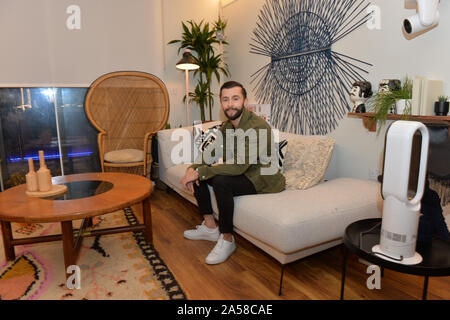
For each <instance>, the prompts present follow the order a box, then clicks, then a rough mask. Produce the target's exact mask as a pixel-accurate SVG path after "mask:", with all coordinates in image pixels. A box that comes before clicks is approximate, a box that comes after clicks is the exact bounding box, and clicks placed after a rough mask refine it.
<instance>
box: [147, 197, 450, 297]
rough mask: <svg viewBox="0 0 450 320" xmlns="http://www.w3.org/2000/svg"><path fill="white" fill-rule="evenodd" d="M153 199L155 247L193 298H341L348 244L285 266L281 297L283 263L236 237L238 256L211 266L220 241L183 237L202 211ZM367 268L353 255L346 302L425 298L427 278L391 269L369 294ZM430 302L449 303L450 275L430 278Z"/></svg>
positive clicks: (178, 200)
mask: <svg viewBox="0 0 450 320" xmlns="http://www.w3.org/2000/svg"><path fill="white" fill-rule="evenodd" d="M151 201H152V216H153V218H152V220H153V233H154V245H155V248H156V250H157V251H158V252H159V254H160V256H161V258H162V259H163V260H164V262H165V263H166V265H167V266H168V267H169V269H170V270H171V271H172V273H173V274H174V276H175V278H176V279H177V280H178V282H179V284H180V285H181V287H182V288H183V290H184V292H185V294H186V296H187V298H188V299H201V300H203V299H213V300H222V299H237V300H246V299H256V300H260V299H261V300H265V299H271V300H277V299H288V300H298V299H306V300H309V299H321V300H330V299H339V296H340V286H341V269H342V246H338V247H335V248H332V249H329V250H326V251H323V252H320V253H317V254H315V255H312V256H309V257H306V258H304V259H302V260H299V261H296V262H294V263H291V264H289V265H287V266H285V272H284V280H283V294H282V296H281V297H279V296H278V287H279V282H280V270H281V269H280V268H281V267H280V266H281V265H280V264H279V263H278V261H276V260H275V259H273V258H272V257H271V256H269V255H267V254H266V253H264V252H263V251H262V250H260V249H258V248H257V247H255V246H254V245H252V244H251V243H250V242H248V241H247V240H245V239H244V238H242V237H240V236H236V244H237V250H236V252H235V253H234V254H233V255H232V256H231V257H230V258H229V259H228V260H227V261H226V262H225V263H222V264H219V265H214V266H210V265H207V264H206V263H205V262H204V259H205V257H206V256H207V255H208V253H209V252H210V250H212V248H213V247H214V243H213V242H209V241H202V240H200V241H192V240H187V239H185V238H184V237H183V231H184V230H186V229H190V228H194V227H195V225H197V224H200V223H201V221H202V218H201V216H200V215H199V214H198V209H197V207H196V206H194V205H192V204H191V203H190V202H188V201H187V200H185V199H184V198H182V197H181V196H179V195H178V194H177V193H176V192H174V191H170V192H167V191H163V190H158V189H156V190H154V192H153V194H152V200H151ZM274 210H275V208H274ZM366 269H367V266H366V265H363V264H361V263H359V262H358V258H357V257H356V256H355V255H353V254H349V258H348V263H347V276H346V286H345V299H356V300H359V299H370V300H375V299H378V300H380V299H386V300H389V299H398V300H404V299H421V297H422V288H423V283H424V278H423V277H420V276H414V275H407V274H402V273H399V272H395V271H391V270H385V273H384V277H383V278H382V280H381V289H380V290H377V289H374V290H369V289H368V288H367V286H366V281H367V278H368V277H369V276H370V274H367V273H366ZM428 299H438V300H441V299H445V300H449V299H450V277H436V278H433V277H432V278H430V279H429V285H428Z"/></svg>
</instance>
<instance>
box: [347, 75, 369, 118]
mask: <svg viewBox="0 0 450 320" xmlns="http://www.w3.org/2000/svg"><path fill="white" fill-rule="evenodd" d="M372 94H373V92H372V84H371V83H370V82H369V81H356V82H355V83H353V86H352V89H351V91H350V101H351V102H353V109H352V112H356V113H365V112H366V106H365V104H364V103H365V102H366V101H367V99H369V98H370V97H371V96H372Z"/></svg>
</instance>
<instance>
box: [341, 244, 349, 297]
mask: <svg viewBox="0 0 450 320" xmlns="http://www.w3.org/2000/svg"><path fill="white" fill-rule="evenodd" d="M343 251H344V256H343V258H342V276H341V298H340V299H341V300H344V287H345V273H346V268H347V254H348V250H347V248H346V247H345V245H344V246H343Z"/></svg>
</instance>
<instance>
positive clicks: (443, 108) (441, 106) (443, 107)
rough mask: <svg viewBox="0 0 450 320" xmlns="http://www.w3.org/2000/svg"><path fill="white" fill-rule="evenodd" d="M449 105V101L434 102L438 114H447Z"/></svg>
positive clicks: (435, 111)
mask: <svg viewBox="0 0 450 320" xmlns="http://www.w3.org/2000/svg"><path fill="white" fill-rule="evenodd" d="M448 105H449V102H448V101H444V102H440V101H436V102H435V103H434V113H435V114H436V115H437V116H446V115H447V113H448Z"/></svg>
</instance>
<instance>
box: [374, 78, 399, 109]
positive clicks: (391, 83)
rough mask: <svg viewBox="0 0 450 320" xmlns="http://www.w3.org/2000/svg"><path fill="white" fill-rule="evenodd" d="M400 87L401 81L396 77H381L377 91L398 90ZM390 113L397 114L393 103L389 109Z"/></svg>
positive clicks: (388, 91)
mask: <svg viewBox="0 0 450 320" xmlns="http://www.w3.org/2000/svg"><path fill="white" fill-rule="evenodd" d="M401 87H402V82H401V81H400V80H398V79H383V80H381V81H380V83H379V84H378V92H379V93H386V94H387V93H390V92H393V91H398V90H400V89H401ZM389 113H390V114H397V110H396V105H395V103H393V104H392V106H391V108H390V109H389Z"/></svg>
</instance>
